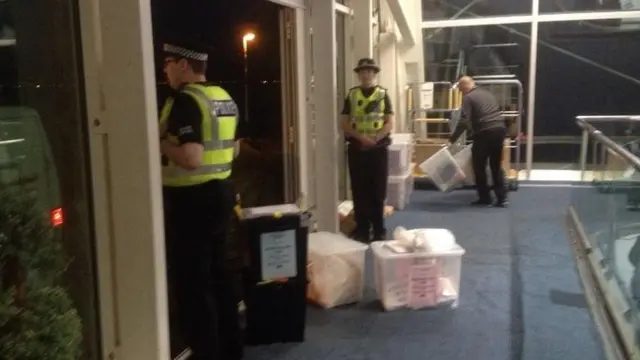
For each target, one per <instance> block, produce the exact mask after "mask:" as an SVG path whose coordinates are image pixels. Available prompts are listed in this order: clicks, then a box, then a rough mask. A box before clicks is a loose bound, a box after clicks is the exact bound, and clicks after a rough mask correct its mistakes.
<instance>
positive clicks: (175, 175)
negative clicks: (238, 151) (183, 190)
mask: <svg viewBox="0 0 640 360" xmlns="http://www.w3.org/2000/svg"><path fill="white" fill-rule="evenodd" d="M182 92H183V93H186V94H187V95H189V96H191V97H193V99H194V100H196V102H197V103H198V105H199V106H200V112H201V113H202V144H203V146H204V153H203V154H202V160H201V164H200V167H199V168H197V169H195V170H185V169H183V168H181V167H179V166H178V165H176V164H174V163H173V162H172V161H169V162H168V163H166V164H163V166H162V185H164V186H171V187H179V186H193V185H199V184H203V183H205V182H207V181H210V180H215V179H226V178H228V177H229V176H231V164H232V162H233V156H234V140H235V135H236V126H237V122H238V116H237V114H238V108H237V106H236V104H235V102H233V99H231V96H229V94H228V93H227V92H226V91H225V90H224V89H222V88H221V87H218V86H204V85H197V84H189V85H186V86H185V87H184V88H183V89H182ZM172 106H173V98H169V99H168V100H167V102H166V103H165V104H164V107H163V108H162V112H161V114H160V127H161V128H162V127H163V126H166V121H167V119H168V118H169V113H170V112H171V108H172ZM168 140H169V141H171V142H172V143H174V144H176V145H178V136H177V134H171V133H170V134H169V136H168Z"/></svg>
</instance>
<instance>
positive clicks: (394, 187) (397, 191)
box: [387, 169, 414, 210]
mask: <svg viewBox="0 0 640 360" xmlns="http://www.w3.org/2000/svg"><path fill="white" fill-rule="evenodd" d="M413 184H414V179H413V169H408V170H407V171H406V172H405V173H404V174H403V175H400V176H389V178H388V179H387V205H389V206H393V208H394V209H397V210H402V209H404V208H405V206H407V205H408V204H409V201H410V200H411V194H413Z"/></svg>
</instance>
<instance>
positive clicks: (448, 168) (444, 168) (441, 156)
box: [419, 147, 465, 191]
mask: <svg viewBox="0 0 640 360" xmlns="http://www.w3.org/2000/svg"><path fill="white" fill-rule="evenodd" d="M419 166H420V170H422V171H423V172H424V173H425V174H426V175H427V177H428V178H429V179H431V181H433V183H434V184H435V185H436V186H437V187H438V189H440V191H449V190H451V189H453V188H454V187H455V186H456V185H459V184H461V183H462V182H463V181H464V180H465V174H464V171H463V169H462V168H461V167H460V165H459V164H458V162H457V161H456V159H455V158H454V157H453V155H451V152H450V151H449V149H448V148H446V147H443V148H442V149H440V150H439V151H438V152H437V153H435V154H433V155H432V156H431V157H429V158H428V159H427V160H425V161H424V162H423V163H422V164H420V165H419Z"/></svg>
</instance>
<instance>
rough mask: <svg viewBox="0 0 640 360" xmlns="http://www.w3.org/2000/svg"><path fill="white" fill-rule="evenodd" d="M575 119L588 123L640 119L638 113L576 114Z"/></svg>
mask: <svg viewBox="0 0 640 360" xmlns="http://www.w3.org/2000/svg"><path fill="white" fill-rule="evenodd" d="M576 120H578V121H580V120H582V121H585V122H588V123H597V122H614V121H620V120H628V121H640V115H580V116H576Z"/></svg>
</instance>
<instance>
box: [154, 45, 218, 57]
mask: <svg viewBox="0 0 640 360" xmlns="http://www.w3.org/2000/svg"><path fill="white" fill-rule="evenodd" d="M162 50H163V51H164V52H165V54H166V55H175V56H179V57H181V58H185V59H191V60H198V61H207V59H208V58H209V55H208V54H207V53H206V52H205V51H202V50H195V49H194V48H193V47H187V46H180V45H174V44H169V43H166V44H164V45H163V46H162Z"/></svg>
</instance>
